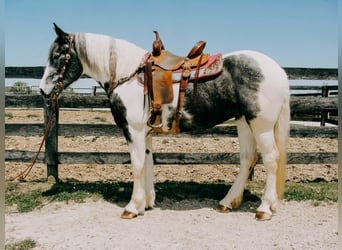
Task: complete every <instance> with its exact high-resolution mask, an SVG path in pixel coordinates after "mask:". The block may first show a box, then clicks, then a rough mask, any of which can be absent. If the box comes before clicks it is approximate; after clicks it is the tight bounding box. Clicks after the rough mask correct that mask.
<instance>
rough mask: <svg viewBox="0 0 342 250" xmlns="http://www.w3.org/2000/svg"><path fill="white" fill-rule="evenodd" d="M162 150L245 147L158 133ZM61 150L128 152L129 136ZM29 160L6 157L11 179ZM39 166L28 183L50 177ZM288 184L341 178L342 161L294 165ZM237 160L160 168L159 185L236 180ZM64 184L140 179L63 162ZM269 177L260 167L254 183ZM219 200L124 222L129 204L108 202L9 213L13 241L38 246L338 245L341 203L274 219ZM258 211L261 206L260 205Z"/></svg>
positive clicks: (20, 119)
mask: <svg viewBox="0 0 342 250" xmlns="http://www.w3.org/2000/svg"><path fill="white" fill-rule="evenodd" d="M5 119H6V123H42V122H43V112H42V110H39V109H33V110H16V109H10V110H6V118H5ZM60 122H61V123H108V124H112V123H113V118H112V116H111V114H110V112H109V111H107V110H105V111H103V110H101V111H99V110H97V111H82V112H80V111H77V110H76V111H75V110H62V111H61V113H60ZM40 140H41V138H40V137H19V136H13V137H6V138H5V144H6V149H17V150H32V151H35V150H37V148H38V146H39V143H40ZM153 145H154V151H155V152H204V151H205V152H209V153H210V152H239V144H238V140H237V138H226V137H224V138H223V137H222V138H198V139H190V138H173V137H155V138H154V140H153ZM59 150H61V151H85V152H87V151H89V152H90V151H103V152H105V151H122V152H127V145H126V143H125V141H124V139H123V137H120V138H116V137H110V136H85V137H79V136H77V137H61V138H60V139H59ZM288 151H289V152H337V138H336V139H330V138H291V139H290V143H289V150H288ZM26 166H27V164H24V163H13V162H12V163H8V162H6V166H5V167H6V178H9V177H12V176H15V175H16V174H17V173H19V172H20V170H23V169H24V168H25V167H26ZM45 168H46V167H45V166H44V164H37V165H35V167H34V168H33V170H32V172H31V173H30V175H29V176H28V178H27V180H28V181H37V180H44V178H46V169H45ZM287 168H288V172H287V173H288V174H287V181H295V182H299V181H317V180H324V181H337V180H338V166H337V164H324V165H304V164H302V165H294V164H289V165H288V167H287ZM238 170H239V168H238V166H237V165H198V166H192V165H182V166H168V165H166V166H165V165H163V166H158V165H156V166H155V168H154V171H155V182H157V183H159V182H160V183H161V182H165V181H167V180H169V181H170V180H172V181H185V182H191V181H195V182H212V181H223V182H228V183H232V182H233V181H234V180H235V176H236V174H237V173H238ZM59 175H60V178H61V180H62V181H71V180H72V181H82V182H84V181H87V182H94V181H124V182H126V181H132V176H131V169H130V166H129V165H109V164H106V165H95V164H88V165H86V164H83V165H82V164H75V165H63V164H62V165H60V167H59ZM264 179H265V170H264V168H263V166H262V165H257V166H256V169H255V175H254V180H256V181H260V180H264ZM216 205H217V201H216V200H212V199H209V200H207V199H206V200H184V201H181V203H179V204H174V203H172V202H170V201H167V200H165V201H163V202H162V203H159V204H157V207H156V208H155V209H153V210H151V211H148V212H146V213H145V215H144V216H140V217H138V219H136V220H133V221H124V220H120V219H119V216H120V213H121V211H122V207H121V206H119V205H118V204H113V203H109V202H106V201H102V200H101V201H97V202H93V201H88V202H86V203H83V204H64V203H55V202H54V203H51V204H49V205H47V206H44V207H43V208H41V209H39V210H37V211H33V212H30V213H25V214H6V242H15V241H18V240H21V239H25V238H31V239H34V240H36V241H37V242H38V244H39V245H38V247H37V249H250V248H251V247H254V248H256V249H322V248H324V249H337V238H338V235H337V204H325V205H324V204H323V205H320V206H318V207H314V206H312V205H310V202H309V201H308V202H284V204H283V205H282V206H281V207H280V210H279V212H278V213H277V214H276V216H274V217H273V219H272V220H271V221H268V222H257V221H255V220H254V219H253V216H254V215H253V208H252V209H249V210H247V211H242V210H237V211H236V212H234V213H231V214H228V215H227V214H219V213H217V212H215V211H214V208H215V207H216ZM254 210H255V208H254Z"/></svg>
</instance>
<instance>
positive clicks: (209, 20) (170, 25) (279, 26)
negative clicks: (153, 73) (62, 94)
mask: <svg viewBox="0 0 342 250" xmlns="http://www.w3.org/2000/svg"><path fill="white" fill-rule="evenodd" d="M337 9H338V8H337V0H289V1H285V0H235V1H233V0H210V1H209V0H191V1H187V0H182V1H181V0H167V1H166V0H165V1H162V0H159V1H158V0H144V1H140V0H122V1H119V0H117V1H115V0H112V1H110V0H58V1H56V0H6V1H5V63H6V66H42V65H45V64H46V61H47V54H48V49H49V47H50V44H51V42H52V41H53V40H54V39H55V33H54V31H53V25H52V23H53V22H56V23H57V24H58V25H59V26H60V27H61V28H62V29H64V30H65V31H67V32H91V33H101V34H106V35H110V36H112V37H115V38H123V39H126V40H128V41H130V42H133V43H135V44H137V45H138V46H140V47H143V48H145V49H147V50H151V44H152V41H153V39H154V34H153V32H152V31H153V30H158V31H159V33H160V35H161V38H162V40H163V42H164V45H165V47H166V48H167V49H169V50H170V51H172V52H174V53H175V54H179V55H184V54H186V53H187V52H188V51H189V50H190V49H191V48H192V46H193V45H194V44H195V43H196V42H197V41H199V40H205V41H206V42H207V46H206V51H207V52H209V53H217V52H222V53H227V52H232V51H235V50H243V49H252V50H257V51H260V52H263V53H265V54H267V55H269V56H271V57H272V58H274V59H275V60H276V61H277V62H278V63H279V64H280V65H281V66H284V67H323V68H336V67H337V61H338V23H337V20H338V14H337Z"/></svg>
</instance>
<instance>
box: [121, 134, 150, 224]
mask: <svg viewBox="0 0 342 250" xmlns="http://www.w3.org/2000/svg"><path fill="white" fill-rule="evenodd" d="M130 132H131V135H132V141H131V142H129V143H128V149H129V152H130V157H131V164H132V172H133V193H132V197H131V200H130V202H129V203H128V204H127V206H126V207H125V211H124V212H123V213H122V215H121V218H123V219H132V218H135V217H137V216H138V215H139V214H144V212H145V207H146V191H145V168H144V167H145V154H146V142H145V131H144V130H141V131H137V130H131V131H130Z"/></svg>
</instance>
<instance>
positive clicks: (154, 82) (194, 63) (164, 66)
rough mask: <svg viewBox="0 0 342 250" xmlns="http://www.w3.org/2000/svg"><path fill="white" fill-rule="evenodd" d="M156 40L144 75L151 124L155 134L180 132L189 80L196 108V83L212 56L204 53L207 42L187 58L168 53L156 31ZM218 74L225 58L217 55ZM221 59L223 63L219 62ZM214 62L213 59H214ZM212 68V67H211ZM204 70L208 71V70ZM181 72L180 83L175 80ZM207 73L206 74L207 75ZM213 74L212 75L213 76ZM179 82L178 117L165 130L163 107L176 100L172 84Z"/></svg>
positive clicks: (197, 47)
mask: <svg viewBox="0 0 342 250" xmlns="http://www.w3.org/2000/svg"><path fill="white" fill-rule="evenodd" d="M154 33H155V35H156V39H155V41H154V42H153V45H152V54H151V55H150V57H149V58H148V59H147V61H146V64H145V73H144V94H145V95H147V96H148V98H149V104H150V108H151V116H150V119H149V121H148V125H149V126H150V127H151V128H152V130H153V132H158V133H172V134H178V133H180V128H179V123H180V119H181V117H182V111H183V104H184V98H185V90H186V87H187V85H188V81H189V79H194V103H193V105H196V101H197V100H196V99H197V97H196V94H197V82H198V78H199V73H200V68H201V67H203V68H204V65H206V64H207V63H208V61H209V59H210V55H209V54H203V49H204V47H205V45H206V42H205V41H199V42H198V43H197V44H196V45H195V46H194V47H193V48H192V49H191V50H190V52H189V53H188V55H187V56H185V57H183V56H177V55H174V54H173V53H171V52H169V51H167V50H165V48H164V45H163V42H162V41H161V39H160V37H159V34H158V32H157V31H154ZM215 58H216V59H215V60H216V64H215V65H216V66H215V74H217V73H220V72H221V71H222V56H221V54H218V55H216V57H215ZM217 58H220V59H221V60H217ZM211 61H213V60H211ZM210 65H214V63H212V62H211V63H210ZM208 67H209V66H208ZM211 68H213V67H212V66H211ZM204 70H208V69H207V68H205V69H204ZM175 72H178V75H180V77H179V80H175V79H173V74H174V73H175ZM206 73H207V72H204V73H203V74H206ZM211 75H212V74H211ZM175 82H179V83H180V88H179V98H178V104H177V108H176V114H175V117H174V120H173V123H172V127H171V128H170V129H169V128H163V123H162V118H161V114H162V105H163V104H168V103H171V102H172V101H173V96H174V95H173V83H175Z"/></svg>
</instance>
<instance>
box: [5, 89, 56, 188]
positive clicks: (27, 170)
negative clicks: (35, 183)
mask: <svg viewBox="0 0 342 250" xmlns="http://www.w3.org/2000/svg"><path fill="white" fill-rule="evenodd" d="M52 101H53V103H52V109H51V111H50V115H49V120H48V123H47V125H46V128H45V132H44V136H43V139H42V142H41V143H40V146H39V149H38V151H37V153H36V154H35V156H34V157H33V158H32V161H31V164H30V165H29V166H28V167H26V168H25V170H24V171H22V172H20V173H19V174H18V175H17V176H15V177H12V178H9V179H7V180H6V181H14V180H16V179H19V181H24V180H25V178H26V177H27V176H28V174H29V173H30V172H31V170H32V168H33V166H34V164H35V163H36V162H37V159H38V156H39V154H40V152H41V150H42V147H43V144H44V142H45V140H46V137H47V136H48V134H49V130H50V128H51V124H52V115H53V112H54V110H55V108H56V107H58V95H56V96H55V97H54V99H53V100H52Z"/></svg>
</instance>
